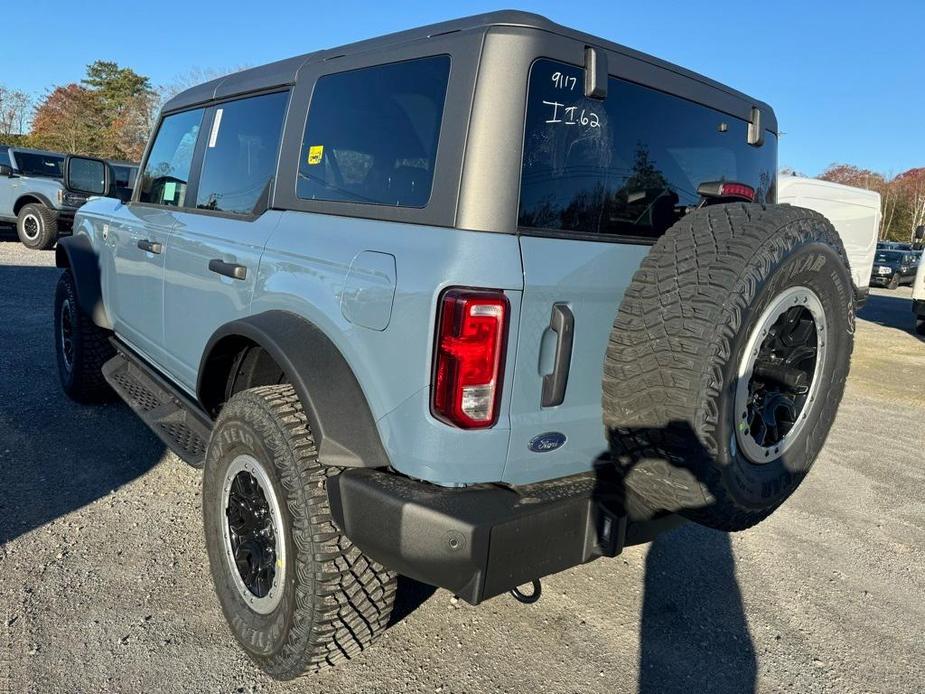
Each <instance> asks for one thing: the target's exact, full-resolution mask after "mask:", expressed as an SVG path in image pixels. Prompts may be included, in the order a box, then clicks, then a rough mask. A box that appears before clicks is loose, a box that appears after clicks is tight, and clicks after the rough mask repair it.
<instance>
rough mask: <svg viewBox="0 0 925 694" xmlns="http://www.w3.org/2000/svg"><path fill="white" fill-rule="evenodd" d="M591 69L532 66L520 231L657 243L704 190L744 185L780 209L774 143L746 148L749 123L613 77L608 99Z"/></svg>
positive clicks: (556, 64) (543, 62)
mask: <svg viewBox="0 0 925 694" xmlns="http://www.w3.org/2000/svg"><path fill="white" fill-rule="evenodd" d="M583 85H584V71H583V70H582V69H581V68H579V67H575V66H573V65H567V64H564V63H559V62H557V61H553V60H547V59H542V60H538V61H536V62H535V63H534V64H533V67H532V69H531V72H530V85H529V94H528V102H527V115H526V128H525V134H524V160H523V171H522V178H521V191H520V209H519V214H518V223H519V226H520V227H521V228H522V229H528V230H530V229H533V230H549V231H554V232H574V233H576V234H591V235H600V236H620V237H628V238H635V239H643V240H647V239H655V238H657V237H658V236H660V235H661V234H663V233H664V232H665V231H666V230H667V229H668V227H670V226H671V225H672V224H674V222H675V221H677V220H678V219H679V218H680V217H681V216H683V214H684V213H685V212H686V211H687V209H688V208H690V207H692V206H696V205H698V204H699V203H700V196H699V195H698V194H697V187H698V186H699V185H700V184H701V183H706V182H712V181H735V182H739V183H746V184H748V185H750V186H752V187H753V188H754V189H755V190H756V200H760V201H766V202H774V201H775V198H776V191H775V188H774V186H775V180H776V177H775V171H776V168H777V147H776V138H775V137H774V136H773V135H771V134H769V133H766V136H765V144H764V145H763V146H761V147H753V146H751V145H749V144H748V143H747V129H748V124H747V123H746V122H745V121H744V120H741V119H739V118H735V117H732V116H729V115H727V114H724V113H721V112H719V111H716V110H713V109H711V108H708V107H706V106H702V105H700V104H696V103H694V102H691V101H687V100H686V99H682V98H680V97H676V96H672V95H670V94H666V93H663V92H660V91H657V90H655V89H651V88H649V87H644V86H641V85H638V84H634V83H632V82H628V81H625V80H621V79H618V78H615V77H611V78H610V79H609V81H608V94H607V98H606V99H605V100H603V101H601V100H599V99H590V98H587V97H585V96H584V91H583Z"/></svg>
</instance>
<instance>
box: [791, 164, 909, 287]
mask: <svg viewBox="0 0 925 694" xmlns="http://www.w3.org/2000/svg"><path fill="white" fill-rule="evenodd" d="M777 201H778V202H779V203H785V204H789V205H796V206H798V207H805V208H807V209H810V210H815V211H816V212H818V213H819V214H822V215H824V216H825V217H826V219H828V220H829V221H830V222H831V223H832V226H834V227H835V229H836V230H837V231H838V234H839V236H841V239H842V243H844V245H845V252H846V253H847V254H848V265H849V266H850V268H851V281H852V282H853V283H854V287H855V289H856V291H857V295H858V299H859V300H861V301H863V300H864V299H865V298H866V297H867V294H868V292H869V291H870V283H871V271H872V270H873V266H874V257H875V255H876V253H877V238H878V236H879V234H880V221H881V211H880V193H878V192H876V191H873V190H864V189H863V188H854V187H852V186H846V185H842V184H840V183H832V182H831V181H823V180H820V179H818V178H804V177H802V176H779V177H778V179H777ZM891 277H892V275H890V276H889V277H887V278H886V279H887V281H889V280H890V279H891ZM874 279H875V281H878V282H879V275H877V276H875V278H874Z"/></svg>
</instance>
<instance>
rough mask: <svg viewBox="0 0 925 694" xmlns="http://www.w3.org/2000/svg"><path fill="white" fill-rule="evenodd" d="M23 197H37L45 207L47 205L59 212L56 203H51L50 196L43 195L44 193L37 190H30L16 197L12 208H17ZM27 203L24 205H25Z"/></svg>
mask: <svg viewBox="0 0 925 694" xmlns="http://www.w3.org/2000/svg"><path fill="white" fill-rule="evenodd" d="M23 198H35V199H36V200H38V201H39V202H40V203H41V204H43V205H44V206H45V207H47V208H48V209H49V210H52V211H53V212H58V209H57V208H56V207H55V206H54V205H52V204H51V200H49V199H48V197H47V196H46V195H43V194H42V193H36V192H34V191H29V192H27V193H22V194H21V195H20V196H19V197H17V198H16V202H14V203H13V207H12V209H14V210H15V209H16V208H17V207H19V202H20V201H21V200H22V199H23ZM28 204H29V203H28V202H27V203H25V205H28ZM25 205H23V206H25Z"/></svg>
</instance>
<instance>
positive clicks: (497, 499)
mask: <svg viewBox="0 0 925 694" xmlns="http://www.w3.org/2000/svg"><path fill="white" fill-rule="evenodd" d="M328 495H329V498H330V501H331V509H332V513H333V516H334V522H335V523H336V524H337V526H338V527H339V528H340V529H341V531H342V532H343V533H344V534H345V535H346V536H347V537H348V538H350V540H351V541H352V542H353V543H354V544H355V545H357V547H359V548H360V549H361V550H362V551H363V552H364V553H365V554H366V555H368V556H370V557H371V558H373V559H375V560H376V561H378V562H380V563H381V564H383V565H385V566H387V567H388V568H390V569H392V570H394V571H397V572H398V573H400V574H403V575H405V576H409V577H410V578H414V579H416V580H419V581H422V582H424V583H428V584H430V585H435V586H439V587H441V588H446V589H447V590H450V591H452V592H453V593H455V594H456V595H458V596H459V597H461V598H462V599H464V600H466V601H467V602H469V603H472V604H478V603H479V602H481V601H483V600H486V599H488V598H491V597H494V596H495V595H500V594H501V593H504V592H507V591H508V590H510V589H512V588H514V587H516V586H518V585H522V584H524V583H527V582H529V581H531V580H533V579H536V578H541V577H543V576H547V575H549V574H552V573H556V572H558V571H562V570H564V569H567V568H570V567H572V566H577V565H578V564H583V563H585V562H588V561H591V560H592V559H596V558H598V557H602V556H615V555H617V554H619V553H620V552H621V551H622V549H623V547H624V546H626V545H629V544H638V543H640V542H647V541H649V540H651V539H652V538H654V537H655V535H657V534H658V533H659V532H661V531H663V530H666V529H669V528H672V527H675V526H676V525H679V524H680V523H681V519H680V518H678V517H677V516H672V515H668V516H664V517H662V518H659V519H657V520H650V521H646V522H641V523H640V522H628V519H627V515H626V513H625V511H624V510H623V504H622V501H623V500H622V494H621V492H620V485H619V484H618V483H616V482H615V481H612V480H611V481H607V480H603V479H601V478H600V477H599V476H597V475H595V474H592V473H589V474H585V475H577V476H574V477H567V478H563V479H560V480H553V481H550V482H544V483H540V484H533V485H528V486H524V487H518V488H510V487H500V486H495V485H479V486H477V487H467V488H463V489H448V488H444V487H437V486H435V485H431V484H428V483H424V482H417V481H414V480H411V479H408V478H406V477H402V476H399V475H397V474H394V473H389V472H383V471H379V470H370V469H360V468H357V469H349V470H345V471H344V472H342V473H341V474H340V475H338V476H337V477H334V478H332V479H331V480H329V482H328Z"/></svg>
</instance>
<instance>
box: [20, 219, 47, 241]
mask: <svg viewBox="0 0 925 694" xmlns="http://www.w3.org/2000/svg"><path fill="white" fill-rule="evenodd" d="M41 230H42V226H41V224H40V223H39V220H38V217H36V216H35V215H34V214H28V215H26V216H25V218H24V219H23V220H22V232H23V234H25V236H26V238H27V239H29V240H30V241H31V240H33V239H35V238H36V237H37V236H38V235H39V232H40V231H41Z"/></svg>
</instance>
